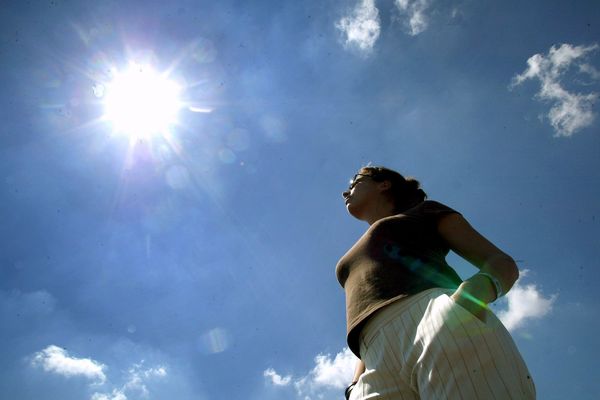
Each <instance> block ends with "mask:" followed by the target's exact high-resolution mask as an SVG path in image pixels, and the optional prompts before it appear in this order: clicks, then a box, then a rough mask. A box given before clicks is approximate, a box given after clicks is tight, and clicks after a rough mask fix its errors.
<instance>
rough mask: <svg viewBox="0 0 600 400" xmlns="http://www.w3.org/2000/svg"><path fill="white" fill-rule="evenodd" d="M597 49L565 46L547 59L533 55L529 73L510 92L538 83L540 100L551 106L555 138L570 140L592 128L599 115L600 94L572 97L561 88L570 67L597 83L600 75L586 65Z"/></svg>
mask: <svg viewBox="0 0 600 400" xmlns="http://www.w3.org/2000/svg"><path fill="white" fill-rule="evenodd" d="M598 47H599V46H598V45H597V44H594V45H591V46H573V45H570V44H566V43H565V44H562V45H561V46H560V47H556V46H552V47H551V48H550V50H549V51H548V54H547V55H542V54H534V55H533V56H531V57H529V59H528V60H527V69H526V70H525V71H524V72H523V73H521V74H518V75H516V76H515V77H514V78H513V79H512V83H511V85H510V87H511V88H513V87H515V86H518V85H520V84H521V83H523V82H524V81H526V80H528V79H538V80H539V81H540V90H539V92H538V93H537V97H538V98H539V99H541V100H544V101H549V102H552V103H553V105H552V108H551V109H550V111H549V112H548V115H547V117H548V118H549V120H550V124H551V125H552V127H553V128H554V130H555V132H556V134H555V136H571V135H573V134H574V133H575V132H577V131H578V130H580V129H583V128H585V127H587V126H589V125H591V124H592V122H593V121H594V119H595V117H596V115H595V113H594V111H593V106H594V103H595V101H596V100H597V98H598V93H595V92H592V93H588V94H580V93H571V92H569V91H568V90H566V89H565V88H564V87H563V85H562V82H561V81H562V78H563V77H564V75H565V73H566V72H567V71H568V70H569V68H570V67H571V66H576V67H577V68H578V70H579V72H580V73H585V74H587V75H589V77H590V78H592V79H594V80H599V79H600V73H599V72H598V70H596V69H595V68H594V67H593V66H592V65H589V64H587V63H585V62H584V60H585V59H586V57H587V56H588V54H589V53H590V52H593V51H595V50H597V49H598Z"/></svg>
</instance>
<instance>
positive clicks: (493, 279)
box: [477, 272, 504, 301]
mask: <svg viewBox="0 0 600 400" xmlns="http://www.w3.org/2000/svg"><path fill="white" fill-rule="evenodd" d="M477 274H478V275H483V276H485V277H486V278H488V279H489V280H490V281H491V282H492V285H493V286H494V290H495V291H496V299H495V300H494V301H496V300H498V299H499V298H500V297H502V296H504V291H503V290H502V285H501V284H500V281H499V280H498V278H496V277H495V276H494V275H492V274H488V273H487V272H478V273H477Z"/></svg>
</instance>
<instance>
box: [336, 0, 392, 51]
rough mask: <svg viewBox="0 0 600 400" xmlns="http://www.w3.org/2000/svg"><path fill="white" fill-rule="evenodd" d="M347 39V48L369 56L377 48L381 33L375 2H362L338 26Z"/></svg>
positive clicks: (363, 0) (362, 0)
mask: <svg viewBox="0 0 600 400" xmlns="http://www.w3.org/2000/svg"><path fill="white" fill-rule="evenodd" d="M335 26H336V28H338V29H339V30H340V31H342V33H343V34H344V37H345V42H344V44H345V46H346V47H349V48H353V49H356V50H358V51H359V52H361V53H363V54H365V55H366V54H369V53H370V52H371V51H372V50H373V46H375V42H376V41H377V39H378V38H379V33H380V31H381V23H380V20H379V10H378V9H377V7H375V1H374V0H361V1H360V3H358V4H357V5H356V7H355V8H354V10H353V11H352V13H351V14H350V15H348V16H345V17H343V18H342V19H340V20H339V21H338V22H337V23H336V24H335Z"/></svg>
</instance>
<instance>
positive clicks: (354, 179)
mask: <svg viewBox="0 0 600 400" xmlns="http://www.w3.org/2000/svg"><path fill="white" fill-rule="evenodd" d="M365 176H366V177H371V175H367V174H356V175H354V176H353V177H352V179H351V180H350V185H349V186H348V190H352V189H354V186H356V184H357V183H358V182H360V178H362V177H365Z"/></svg>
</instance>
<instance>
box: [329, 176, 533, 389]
mask: <svg viewBox="0 0 600 400" xmlns="http://www.w3.org/2000/svg"><path fill="white" fill-rule="evenodd" d="M343 196H344V199H345V202H346V207H347V209H348V212H349V213H350V214H351V215H352V216H353V217H355V218H358V219H359V220H363V221H366V222H367V223H369V225H370V227H369V229H368V230H367V231H366V232H365V233H364V235H363V236H362V237H361V238H360V239H359V240H358V241H357V242H356V243H355V244H354V246H353V247H352V248H351V249H350V250H349V251H348V252H347V253H346V254H345V255H344V256H343V257H342V258H341V259H340V261H339V262H338V265H337V267H336V274H337V278H338V280H339V282H340V284H341V285H342V287H344V290H345V292H346V317H347V323H348V336H347V339H348V346H349V347H350V349H351V350H352V352H353V353H354V354H355V355H356V356H357V357H359V359H360V361H359V362H358V365H357V367H356V372H355V376H354V379H353V381H352V384H351V385H350V386H349V387H348V389H346V397H347V398H350V399H352V400H361V399H380V400H383V399H413V400H416V399H431V400H434V399H435V400H437V399H451V400H454V399H534V398H535V386H534V384H533V380H532V379H531V377H530V375H529V372H528V370H527V367H526V365H525V363H524V362H523V359H522V358H521V356H520V354H519V352H518V350H517V348H516V346H515V344H514V342H513V341H512V339H511V337H510V334H509V333H508V332H507V331H506V329H505V328H504V326H502V324H501V323H500V321H499V320H498V319H497V318H496V317H495V316H494V314H493V313H492V312H491V311H490V310H489V309H488V307H487V304H488V303H491V302H493V301H494V300H496V299H497V298H498V297H500V296H502V295H504V294H505V293H506V292H507V291H508V290H509V289H510V288H511V287H512V285H513V284H514V283H515V281H516V280H517V278H518V275H519V272H518V269H517V266H516V264H515V262H514V261H513V259H512V258H511V257H509V256H508V255H507V254H505V253H504V252H502V251H501V250H500V249H498V248H497V247H496V246H494V245H493V244H492V243H491V242H489V241H488V240H487V239H486V238H484V237H483V236H481V235H480V234H479V233H478V232H477V231H475V230H474V229H473V228H472V227H471V226H470V225H469V223H468V222H467V221H466V220H465V219H464V218H463V217H462V216H461V214H459V213H458V212H456V211H454V210H452V209H451V208H449V207H447V206H445V205H443V204H440V203H437V202H434V201H429V200H426V198H427V196H426V194H425V192H424V191H423V190H421V189H420V187H419V182H418V181H416V180H414V179H411V178H408V179H406V178H404V177H403V176H402V175H400V174H399V173H397V172H395V171H392V170H390V169H387V168H384V167H373V166H368V167H364V168H362V169H361V170H360V171H359V173H358V174H356V175H355V176H354V178H353V179H352V181H351V183H350V187H349V188H348V190H347V191H345V192H344V193H343ZM449 250H453V251H454V252H456V253H457V254H459V255H460V256H462V257H463V258H465V259H466V260H467V261H469V262H470V263H472V264H473V265H474V266H475V267H477V268H478V269H479V272H478V273H476V274H475V275H473V276H472V277H470V278H469V279H467V280H465V281H464V282H463V281H462V280H461V279H460V278H459V276H458V275H457V273H456V272H455V271H454V270H453V269H452V268H451V267H450V266H449V265H448V264H447V263H446V260H445V256H446V255H447V254H448V251H449Z"/></svg>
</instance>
